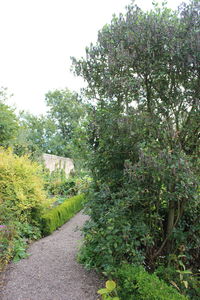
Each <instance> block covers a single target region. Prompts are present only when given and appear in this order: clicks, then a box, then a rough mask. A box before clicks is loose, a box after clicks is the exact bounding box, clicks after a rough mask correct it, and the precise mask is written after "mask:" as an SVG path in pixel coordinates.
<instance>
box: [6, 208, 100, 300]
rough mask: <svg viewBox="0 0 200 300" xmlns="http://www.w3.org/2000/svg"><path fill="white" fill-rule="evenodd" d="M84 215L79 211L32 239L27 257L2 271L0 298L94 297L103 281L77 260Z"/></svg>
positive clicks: (86, 299)
mask: <svg viewBox="0 0 200 300" xmlns="http://www.w3.org/2000/svg"><path fill="white" fill-rule="evenodd" d="M86 220H87V216H85V215H83V214H82V213H78V214H77V215H76V216H75V217H73V218H72V219H71V220H70V221H69V222H68V223H66V224H65V225H63V226H62V227H61V228H60V229H59V230H57V231H55V232H54V233H53V234H52V235H50V236H48V237H45V238H43V239H41V240H39V241H37V242H35V243H33V244H32V245H31V246H30V248H29V249H28V253H30V254H31V255H30V256H29V257H28V258H27V259H23V260H21V261H19V262H18V263H17V264H13V263H12V264H11V265H10V266H9V268H8V270H7V272H6V273H5V278H6V280H5V282H6V284H5V285H4V287H3V291H2V293H1V294H0V299H1V300H96V299H97V294H96V291H97V290H98V289H99V288H100V287H102V286H103V285H104V284H103V285H102V282H101V280H100V279H99V278H98V276H97V275H96V273H94V272H88V271H86V270H85V269H84V268H83V267H82V266H81V265H79V264H78V263H77V262H76V258H75V257H76V253H77V248H78V244H80V240H81V234H80V230H79V229H77V227H78V228H80V227H82V226H83V224H84V222H85V221H86Z"/></svg>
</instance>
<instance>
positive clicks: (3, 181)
mask: <svg viewBox="0 0 200 300" xmlns="http://www.w3.org/2000/svg"><path fill="white" fill-rule="evenodd" d="M46 202H47V201H46V194H45V192H44V189H43V181H42V175H41V170H40V167H39V165H38V164H37V163H33V162H31V161H30V160H29V159H28V157H27V156H22V157H18V156H16V155H14V154H13V153H12V152H11V151H10V150H3V149H0V224H1V225H0V268H3V267H5V265H6V264H7V263H8V262H9V261H10V259H12V258H14V260H18V259H20V258H22V257H25V256H26V247H27V242H28V240H30V239H31V240H34V239H37V238H39V237H40V229H39V223H38V221H39V218H40V215H41V213H42V211H43V208H44V206H45V205H46Z"/></svg>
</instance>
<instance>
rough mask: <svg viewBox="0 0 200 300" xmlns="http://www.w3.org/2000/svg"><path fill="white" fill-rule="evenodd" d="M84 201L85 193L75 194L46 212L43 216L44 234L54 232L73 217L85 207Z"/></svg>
mask: <svg viewBox="0 0 200 300" xmlns="http://www.w3.org/2000/svg"><path fill="white" fill-rule="evenodd" d="M84 202H85V196H84V195H78V196H74V197H72V198H69V199H67V200H66V201H65V202H63V203H62V204H61V205H59V206H56V207H55V208H52V209H51V210H50V211H48V212H47V213H45V214H44V215H43V216H42V217H41V231H42V233H43V235H48V234H50V233H52V232H53V231H54V230H56V229H57V228H59V227H60V226H62V225H63V224H64V223H66V222H67V221H68V220H69V219H71V217H73V216H74V215H75V214H76V213H77V212H79V211H80V210H81V209H82V208H83V205H84Z"/></svg>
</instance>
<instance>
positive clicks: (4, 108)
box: [0, 88, 19, 147]
mask: <svg viewBox="0 0 200 300" xmlns="http://www.w3.org/2000/svg"><path fill="white" fill-rule="evenodd" d="M8 97H9V96H8V93H7V90H6V89H5V88H1V89H0V146H4V147H7V146H9V145H10V144H11V143H12V142H13V141H14V139H15V138H16V135H17V133H18V129H19V126H18V118H17V116H16V114H15V110H14V108H12V107H10V106H9V105H7V104H6V100H7V99H8Z"/></svg>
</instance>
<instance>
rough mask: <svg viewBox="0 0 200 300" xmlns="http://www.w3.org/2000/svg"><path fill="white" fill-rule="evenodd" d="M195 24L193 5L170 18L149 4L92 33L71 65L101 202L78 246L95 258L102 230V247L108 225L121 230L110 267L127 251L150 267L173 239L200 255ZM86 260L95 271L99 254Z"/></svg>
mask: <svg viewBox="0 0 200 300" xmlns="http://www.w3.org/2000/svg"><path fill="white" fill-rule="evenodd" d="M199 15H200V4H199V1H198V0H193V1H191V2H190V3H189V4H188V5H186V4H183V5H182V6H181V7H180V8H179V9H178V10H176V11H172V10H171V9H168V8H167V7H166V6H165V5H164V6H162V7H159V6H158V5H155V6H154V9H152V10H151V11H148V12H144V11H142V10H141V9H140V8H139V7H137V6H135V5H130V6H128V7H127V11H126V14H125V15H122V14H120V15H119V17H116V16H115V17H113V19H112V21H111V24H109V25H106V26H104V27H103V29H102V30H101V31H99V34H98V40H97V43H96V44H95V45H93V44H91V46H90V47H88V48H87V49H86V58H82V59H75V58H73V65H74V71H75V73H76V74H77V75H80V76H82V77H83V78H84V79H85V80H86V81H87V83H88V87H87V88H86V90H85V93H86V95H87V97H88V98H89V99H90V100H92V101H93V102H94V100H95V102H96V105H95V106H94V110H93V114H92V115H91V122H90V128H92V130H91V131H90V132H89V137H88V141H89V142H90V147H89V148H90V151H91V152H90V153H91V155H90V157H91V161H92V163H90V167H91V169H92V171H93V174H94V178H95V182H96V185H97V188H96V191H98V193H99V194H98V196H97V195H96V196H95V199H93V201H92V202H91V204H90V207H91V227H89V226H88V227H87V229H86V231H87V233H88V235H87V237H88V239H87V237H86V244H87V246H88V249H89V248H90V247H94V245H95V247H96V249H100V250H99V253H100V252H101V254H102V249H104V247H106V246H105V244H104V245H99V243H100V241H101V243H103V242H102V237H101V234H103V233H102V232H101V234H100V233H99V235H98V234H97V235H96V236H94V235H93V232H94V231H95V232H98V230H100V228H101V227H102V228H103V229H104V230H105V233H104V240H105V241H107V236H105V235H106V233H107V234H111V233H110V231H109V230H107V228H106V226H105V225H104V224H108V223H109V222H110V223H112V226H113V228H115V229H114V230H116V232H118V231H117V230H120V229H119V228H121V241H120V242H119V243H121V244H122V243H123V242H124V243H127V248H126V247H125V246H124V247H125V248H123V250H122V251H121V250H119V249H118V248H117V250H116V247H115V245H114V241H115V238H114V236H113V244H112V245H110V247H111V248H110V253H112V254H113V255H110V256H109V255H107V254H106V253H104V254H105V257H107V258H108V260H107V264H108V265H109V259H110V261H115V262H116V261H117V259H119V257H121V259H122V260H123V259H128V260H134V259H135V258H134V255H136V254H133V253H132V252H131V249H133V248H134V247H135V248H134V250H133V252H134V253H140V254H141V253H142V255H144V256H145V257H146V259H147V260H148V261H149V260H151V261H154V260H155V259H156V258H157V257H158V256H159V255H161V254H169V253H170V251H175V249H178V247H179V245H180V243H181V239H183V240H184V243H186V244H188V245H189V244H190V243H191V244H192V245H193V246H192V247H193V251H194V253H195V255H197V256H198V255H199V252H198V251H199V250H198V249H197V244H196V241H197V240H198V230H199V229H197V228H196V227H195V222H197V215H198V214H197V211H198V208H197V207H198V204H199V197H198V191H197V184H196V182H197V180H196V175H197V172H199V171H198V168H196V165H197V164H198V161H197V160H196V159H197V156H198V154H199V146H200V139H199V137H200V127H199V126H200V122H199V121H200V99H199V95H200V93H199V88H200V55H199V53H200V51H199V50H200V48H199V47H200V44H199V41H200V35H199V34H200V18H199ZM194 162H195V163H194ZM120 197H121V198H120ZM192 207H193V208H192ZM113 215H115V217H116V218H117V217H119V219H120V221H121V224H120V223H119V222H117V220H116V221H115V220H114V219H113ZM123 218H124V219H123ZM123 220H124V223H123ZM189 224H190V225H189ZM110 226H111V225H110ZM187 226H191V227H192V228H193V229H192V230H193V236H192V235H190V234H187V233H186V232H187V228H188V227H187ZM125 228H126V229H125ZM127 228H129V229H127ZM175 228H176V230H177V232H178V234H177V235H176V237H175V236H173V234H174V232H175ZM198 228H199V225H198ZM126 230H127V232H126V234H124V231H126ZM123 236H126V238H125V240H123ZM133 237H134V238H133ZM90 238H91V240H90ZM132 239H133V240H134V241H135V242H134V241H133V240H132ZM195 239H196V240H195ZM183 240H182V241H183ZM139 241H140V242H139ZM88 249H87V250H88ZM105 249H106V248H105ZM144 249H145V251H144ZM188 249H189V246H188ZM194 249H195V250H194ZM88 251H89V250H88ZM117 251H118V252H117ZM120 251H121V252H120ZM137 251H138V252H137ZM188 251H189V250H188ZM86 252H87V251H86ZM88 253H90V254H91V256H92V258H91V257H90V258H88V261H87V262H89V261H90V263H91V262H93V263H94V266H97V265H98V264H99V261H98V259H96V256H97V253H96V252H95V255H94V256H93V254H92V253H91V252H88ZM191 253H192V251H191ZM191 253H190V254H191ZM194 253H193V254H194ZM114 255H116V256H115V257H114ZM138 257H139V256H138ZM140 259H141V256H140ZM105 265H106V263H105ZM98 266H99V265H98Z"/></svg>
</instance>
